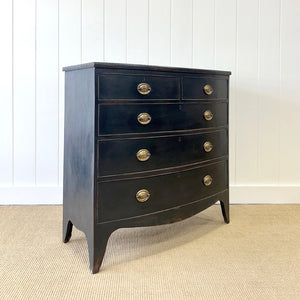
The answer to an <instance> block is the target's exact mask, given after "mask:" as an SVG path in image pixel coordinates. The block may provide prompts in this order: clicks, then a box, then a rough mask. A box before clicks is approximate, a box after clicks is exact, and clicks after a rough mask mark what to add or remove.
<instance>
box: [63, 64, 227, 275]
mask: <svg viewBox="0 0 300 300" xmlns="http://www.w3.org/2000/svg"><path fill="white" fill-rule="evenodd" d="M64 71H66V73H65V128H64V130H65V132H64V141H65V145H64V188H63V241H64V242H68V241H69V239H70V237H71V232H72V226H73V224H74V225H75V226H76V227H77V228H78V229H80V230H82V231H83V232H84V233H85V235H86V237H87V241H88V249H89V258H90V270H91V272H92V273H96V272H98V271H99V268H100V266H101V263H102V259H103V256H104V253H105V248H106V244H107V241H108V238H109V236H110V235H111V233H112V232H113V231H114V230H116V229H118V228H122V227H134V226H152V225H160V224H167V223H172V222H175V221H179V220H182V219H185V218H187V217H190V216H192V215H194V214H196V213H198V212H200V211H202V210H204V209H206V208H207V207H209V206H211V205H213V204H214V203H216V202H217V201H220V203H221V209H222V213H223V217H224V220H225V222H227V223H228V222H229V198H228V81H229V75H230V72H223V71H212V70H197V69H186V68H166V67H154V66H142V65H128V64H111V63H89V64H83V65H77V66H71V67H66V68H64Z"/></svg>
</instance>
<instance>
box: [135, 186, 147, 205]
mask: <svg viewBox="0 0 300 300" xmlns="http://www.w3.org/2000/svg"><path fill="white" fill-rule="evenodd" d="M135 197H136V200H137V201H139V202H146V201H147V200H148V199H149V198H150V193H149V191H147V190H144V189H143V190H139V191H138V192H137V193H136V195H135Z"/></svg>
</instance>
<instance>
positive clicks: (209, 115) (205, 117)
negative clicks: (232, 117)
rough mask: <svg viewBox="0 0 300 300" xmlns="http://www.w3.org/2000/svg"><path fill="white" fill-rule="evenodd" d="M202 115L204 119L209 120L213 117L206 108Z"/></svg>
mask: <svg viewBox="0 0 300 300" xmlns="http://www.w3.org/2000/svg"><path fill="white" fill-rule="evenodd" d="M203 116H204V119H205V120H206V121H210V120H211V119H212V118H213V117H214V115H213V113H212V112H211V111H210V110H206V111H205V112H204V114H203Z"/></svg>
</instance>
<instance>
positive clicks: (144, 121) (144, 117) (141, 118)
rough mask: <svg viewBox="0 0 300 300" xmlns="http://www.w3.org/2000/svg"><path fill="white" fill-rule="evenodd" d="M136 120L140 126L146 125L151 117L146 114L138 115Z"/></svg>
mask: <svg viewBox="0 0 300 300" xmlns="http://www.w3.org/2000/svg"><path fill="white" fill-rule="evenodd" d="M137 120H138V122H139V123H140V124H142V125H147V124H149V123H150V122H151V116H150V115H149V114H148V113H140V114H139V115H138V116H137Z"/></svg>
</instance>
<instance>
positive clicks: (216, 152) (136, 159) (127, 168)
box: [97, 129, 227, 176]
mask: <svg viewBox="0 0 300 300" xmlns="http://www.w3.org/2000/svg"><path fill="white" fill-rule="evenodd" d="M97 150H98V161H97V164H98V168H97V170H98V176H107V175H116V174H123V173H132V172H143V171H149V170H155V169H162V168H168V167H174V166H181V165H186V164H192V163H195V162H200V161H204V160H209V159H212V158H216V157H220V156H224V155H226V154H227V130H226V129H222V130H218V131H214V132H209V133H202V134H199V133H198V134H185V135H174V136H170V135H169V136H163V137H151V138H150V137H149V138H143V139H141V138H140V139H125V140H119V139H117V140H101V141H98V143H97Z"/></svg>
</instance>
